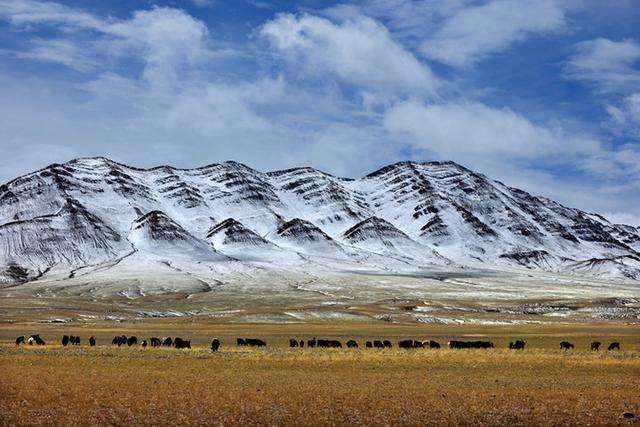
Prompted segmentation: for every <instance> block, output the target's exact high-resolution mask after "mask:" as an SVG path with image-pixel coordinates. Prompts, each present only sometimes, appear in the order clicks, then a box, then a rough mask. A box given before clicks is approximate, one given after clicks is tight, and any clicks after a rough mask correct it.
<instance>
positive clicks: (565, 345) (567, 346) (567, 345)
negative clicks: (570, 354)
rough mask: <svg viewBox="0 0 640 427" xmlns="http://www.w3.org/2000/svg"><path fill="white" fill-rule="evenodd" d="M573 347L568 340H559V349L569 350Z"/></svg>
mask: <svg viewBox="0 0 640 427" xmlns="http://www.w3.org/2000/svg"><path fill="white" fill-rule="evenodd" d="M573 347H574V345H573V344H571V343H570V342H569V341H561V342H560V350H570V349H572V348H573Z"/></svg>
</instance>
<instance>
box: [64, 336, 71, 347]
mask: <svg viewBox="0 0 640 427" xmlns="http://www.w3.org/2000/svg"><path fill="white" fill-rule="evenodd" d="M67 344H69V336H68V335H63V336H62V346H63V347H66V346H67Z"/></svg>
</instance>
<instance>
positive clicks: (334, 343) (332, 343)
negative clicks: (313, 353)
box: [317, 340, 342, 348]
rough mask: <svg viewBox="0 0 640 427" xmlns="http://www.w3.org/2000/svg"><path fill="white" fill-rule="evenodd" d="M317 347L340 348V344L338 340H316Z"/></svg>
mask: <svg viewBox="0 0 640 427" xmlns="http://www.w3.org/2000/svg"><path fill="white" fill-rule="evenodd" d="M317 345H318V347H321V348H342V343H341V342H340V341H338V340H318V344H317Z"/></svg>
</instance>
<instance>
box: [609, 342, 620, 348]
mask: <svg viewBox="0 0 640 427" xmlns="http://www.w3.org/2000/svg"><path fill="white" fill-rule="evenodd" d="M607 350H620V343H619V342H612V343H611V344H609V347H607Z"/></svg>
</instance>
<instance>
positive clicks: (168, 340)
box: [162, 337, 173, 347]
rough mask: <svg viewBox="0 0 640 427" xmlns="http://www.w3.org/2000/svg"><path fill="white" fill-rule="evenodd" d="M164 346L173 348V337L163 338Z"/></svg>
mask: <svg viewBox="0 0 640 427" xmlns="http://www.w3.org/2000/svg"><path fill="white" fill-rule="evenodd" d="M162 345H163V346H164V347H171V346H172V345H173V340H172V339H171V337H164V338H162Z"/></svg>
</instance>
